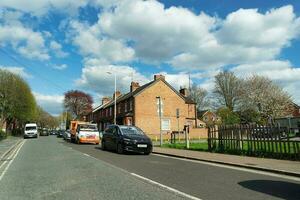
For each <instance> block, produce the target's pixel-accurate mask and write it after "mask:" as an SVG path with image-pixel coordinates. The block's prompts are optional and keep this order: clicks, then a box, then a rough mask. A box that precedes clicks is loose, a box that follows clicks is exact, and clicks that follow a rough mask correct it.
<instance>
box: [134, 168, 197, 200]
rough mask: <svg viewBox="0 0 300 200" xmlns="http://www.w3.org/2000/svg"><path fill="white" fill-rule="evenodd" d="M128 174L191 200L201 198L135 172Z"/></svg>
mask: <svg viewBox="0 0 300 200" xmlns="http://www.w3.org/2000/svg"><path fill="white" fill-rule="evenodd" d="M130 174H131V175H133V176H135V177H137V178H140V179H142V180H144V181H147V182H149V183H151V184H153V185H157V186H159V187H161V188H164V189H166V190H169V191H171V192H174V193H176V194H179V195H181V196H184V197H187V198H189V199H193V200H201V199H199V198H198V197H195V196H192V195H189V194H187V193H184V192H181V191H179V190H176V189H174V188H171V187H169V186H166V185H163V184H161V183H158V182H156V181H153V180H151V179H148V178H146V177H143V176H140V175H138V174H135V173H130Z"/></svg>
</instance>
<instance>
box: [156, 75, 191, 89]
mask: <svg viewBox="0 0 300 200" xmlns="http://www.w3.org/2000/svg"><path fill="white" fill-rule="evenodd" d="M156 74H162V75H164V76H165V79H166V81H167V82H168V83H169V84H170V85H172V86H173V87H174V88H175V89H176V90H179V89H180V88H181V87H185V88H188V87H189V75H188V74H187V73H184V72H182V73H178V74H170V73H167V72H159V73H156ZM191 84H192V81H191Z"/></svg>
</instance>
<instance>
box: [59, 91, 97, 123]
mask: <svg viewBox="0 0 300 200" xmlns="http://www.w3.org/2000/svg"><path fill="white" fill-rule="evenodd" d="M92 104H93V99H92V97H91V96H90V95H89V94H86V93H84V92H82V91H79V90H71V91H68V92H66V93H65V99H64V106H65V109H66V110H67V111H69V112H70V113H71V114H72V115H73V116H74V117H75V118H76V119H82V118H83V117H84V116H86V115H87V114H88V113H89V112H91V111H92Z"/></svg>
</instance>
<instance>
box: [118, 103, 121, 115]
mask: <svg viewBox="0 0 300 200" xmlns="http://www.w3.org/2000/svg"><path fill="white" fill-rule="evenodd" d="M118 113H121V104H119V105H118Z"/></svg>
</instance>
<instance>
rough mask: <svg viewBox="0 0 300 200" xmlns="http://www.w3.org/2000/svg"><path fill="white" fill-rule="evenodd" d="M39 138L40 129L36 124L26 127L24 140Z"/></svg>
mask: <svg viewBox="0 0 300 200" xmlns="http://www.w3.org/2000/svg"><path fill="white" fill-rule="evenodd" d="M32 137H34V138H37V137H38V128H37V125H36V124H35V123H30V124H26V125H25V130H24V138H32Z"/></svg>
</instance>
